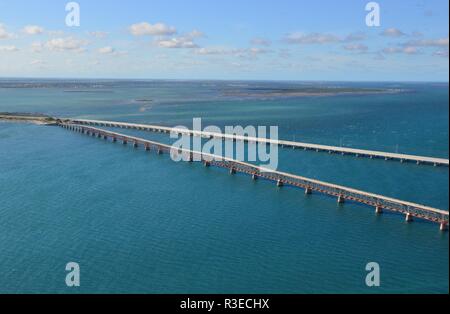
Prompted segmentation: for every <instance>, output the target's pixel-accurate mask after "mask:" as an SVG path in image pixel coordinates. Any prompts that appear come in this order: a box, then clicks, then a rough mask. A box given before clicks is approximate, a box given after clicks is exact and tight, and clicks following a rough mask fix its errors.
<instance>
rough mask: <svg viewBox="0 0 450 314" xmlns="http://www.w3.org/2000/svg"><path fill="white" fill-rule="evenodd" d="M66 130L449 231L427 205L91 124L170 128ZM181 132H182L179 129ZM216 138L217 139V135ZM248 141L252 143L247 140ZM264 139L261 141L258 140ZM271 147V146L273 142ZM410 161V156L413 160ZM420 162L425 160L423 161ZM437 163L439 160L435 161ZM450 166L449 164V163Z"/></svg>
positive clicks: (444, 217) (77, 124) (444, 215)
mask: <svg viewBox="0 0 450 314" xmlns="http://www.w3.org/2000/svg"><path fill="white" fill-rule="evenodd" d="M59 125H60V126H61V127H63V128H64V129H68V130H71V131H75V132H79V133H81V134H86V135H89V136H92V137H96V138H101V139H104V140H110V141H112V142H122V143H123V144H125V145H127V144H131V145H133V146H134V147H136V148H138V147H142V148H144V149H145V150H146V151H155V152H157V153H158V154H167V153H169V154H180V155H183V156H185V157H187V158H185V160H187V161H190V162H194V161H199V162H202V163H203V164H204V165H205V167H209V166H217V167H221V168H226V169H228V171H229V172H230V174H236V173H244V174H248V175H250V176H251V177H252V179H253V180H258V179H266V180H269V181H272V182H274V183H276V185H277V186H278V187H282V186H284V185H289V186H294V187H297V188H301V189H303V190H304V193H305V194H306V195H309V194H312V193H321V194H325V195H328V196H332V197H335V198H336V201H337V203H339V204H343V203H345V202H346V201H352V202H357V203H361V204H365V205H367V206H370V207H372V208H374V210H375V213H376V214H378V215H380V214H382V213H383V211H390V212H395V213H399V214H401V215H404V217H405V220H406V221H407V222H411V221H413V219H415V218H417V219H423V220H427V221H431V222H433V223H437V224H439V228H440V230H441V231H446V230H448V223H449V212H448V211H445V210H441V209H437V208H432V207H429V206H425V205H420V204H416V203H412V202H407V201H402V200H398V199H395V198H391V197H386V196H383V195H377V194H374V193H369V192H364V191H360V190H357V189H352V188H349V187H345V186H341V185H336V184H332V183H328V182H323V181H319V180H314V179H310V178H306V177H302V176H298V175H294V174H290V173H286V172H281V171H272V170H269V169H266V168H264V167H260V166H257V165H253V164H250V163H247V162H241V161H237V160H234V159H230V158H226V157H222V156H218V155H213V154H205V153H201V152H196V151H192V150H187V149H178V148H177V149H175V148H173V147H172V146H170V145H166V144H162V143H159V142H155V141H150V140H146V139H143V138H139V137H134V136H130V135H126V134H121V133H117V132H112V131H109V130H104V129H100V128H97V127H94V126H92V125H96V126H98V125H101V126H105V127H119V128H120V127H122V128H132V129H139V130H151V131H154V130H156V131H163V132H170V131H173V130H172V129H171V128H163V127H153V126H148V125H139V124H124V123H116V122H104V121H103V122H100V121H91V120H71V121H66V122H62V123H60V124H59ZM180 131H181V130H180ZM193 135H194V136H195V135H198V136H209V135H208V134H204V133H202V134H193ZM213 136H216V135H215V134H214V135H213ZM247 140H253V139H251V138H250V139H248V138H247ZM257 140H262V139H257ZM271 144H272V143H271ZM410 158H411V157H410ZM421 162H425V160H423V159H421ZM434 162H436V161H434ZM447 165H448V161H447Z"/></svg>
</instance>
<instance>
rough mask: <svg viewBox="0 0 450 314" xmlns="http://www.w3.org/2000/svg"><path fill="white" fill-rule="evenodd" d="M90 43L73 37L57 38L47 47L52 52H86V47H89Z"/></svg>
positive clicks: (50, 41)
mask: <svg viewBox="0 0 450 314" xmlns="http://www.w3.org/2000/svg"><path fill="white" fill-rule="evenodd" d="M88 43H89V42H88V41H86V40H81V39H75V38H73V37H66V38H55V39H51V40H49V41H48V42H47V43H46V44H45V46H46V47H47V48H48V49H49V50H52V51H75V52H83V51H85V46H86V45H88Z"/></svg>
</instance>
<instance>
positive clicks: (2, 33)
mask: <svg viewBox="0 0 450 314" xmlns="http://www.w3.org/2000/svg"><path fill="white" fill-rule="evenodd" d="M13 37H14V35H13V34H12V33H8V31H7V30H6V27H5V26H4V25H3V24H0V39H9V38H13Z"/></svg>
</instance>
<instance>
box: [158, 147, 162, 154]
mask: <svg viewBox="0 0 450 314" xmlns="http://www.w3.org/2000/svg"><path fill="white" fill-rule="evenodd" d="M162 153H163V152H162V149H161V148H160V147H158V151H157V154H158V155H162Z"/></svg>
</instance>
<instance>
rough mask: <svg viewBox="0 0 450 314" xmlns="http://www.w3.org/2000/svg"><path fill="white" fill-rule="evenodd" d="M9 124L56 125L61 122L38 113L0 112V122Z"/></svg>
mask: <svg viewBox="0 0 450 314" xmlns="http://www.w3.org/2000/svg"><path fill="white" fill-rule="evenodd" d="M2 120H4V121H10V122H28V123H34V124H41V125H57V124H58V123H59V122H61V121H60V120H59V119H56V118H54V117H51V116H47V115H43V114H40V113H22V112H0V121H2Z"/></svg>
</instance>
